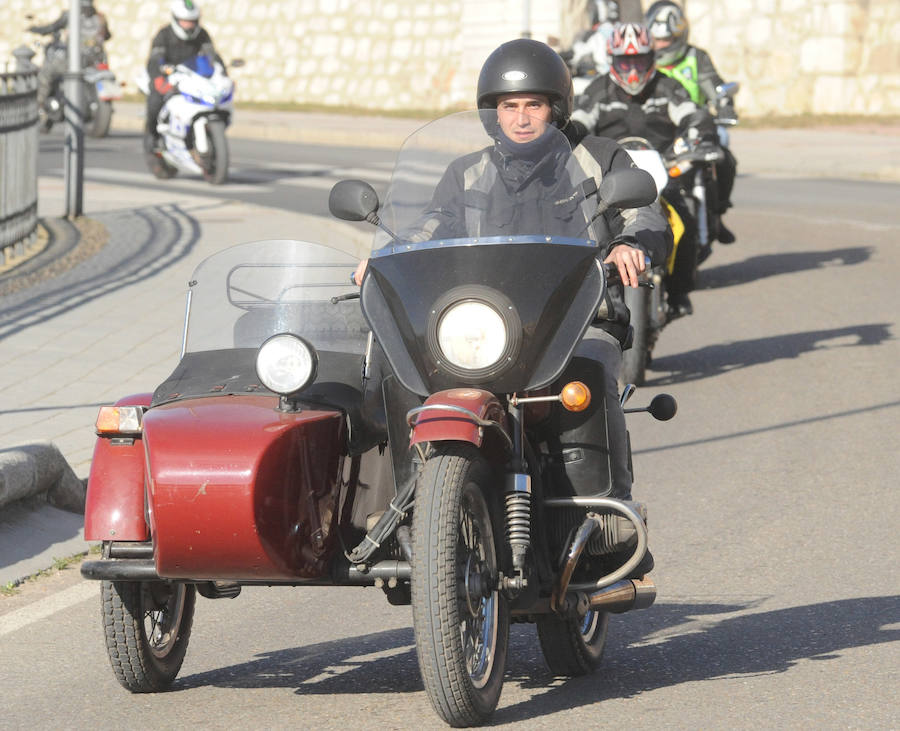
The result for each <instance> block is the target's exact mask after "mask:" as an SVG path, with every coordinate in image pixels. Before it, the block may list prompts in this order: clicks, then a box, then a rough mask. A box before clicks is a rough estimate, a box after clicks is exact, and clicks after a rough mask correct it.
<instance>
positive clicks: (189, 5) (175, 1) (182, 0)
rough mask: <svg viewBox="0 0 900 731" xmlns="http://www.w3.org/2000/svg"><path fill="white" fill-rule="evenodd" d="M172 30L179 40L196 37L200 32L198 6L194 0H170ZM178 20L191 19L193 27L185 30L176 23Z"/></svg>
mask: <svg viewBox="0 0 900 731" xmlns="http://www.w3.org/2000/svg"><path fill="white" fill-rule="evenodd" d="M171 8H172V23H171V25H172V30H173V31H175V35H176V36H178V37H179V38H180V39H181V40H183V41H187V40H190V39H191V38H196V37H197V35H198V34H199V33H200V7H199V6H198V5H197V3H195V2H194V0H172V5H171ZM179 20H193V21H194V27H193V28H191V29H190V30H185V29H184V28H182V27H181V25H180V24H179V23H178V21H179Z"/></svg>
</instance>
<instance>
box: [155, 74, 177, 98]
mask: <svg viewBox="0 0 900 731" xmlns="http://www.w3.org/2000/svg"><path fill="white" fill-rule="evenodd" d="M153 88H154V89H156V91H158V92H159V93H160V94H162V95H166V94H168V93H169V92H170V91H172V89H174V88H175V87H174V86H172V84H170V83H169V80H168V79H167V78H166V77H165V76H157V77H156V78H155V79H153Z"/></svg>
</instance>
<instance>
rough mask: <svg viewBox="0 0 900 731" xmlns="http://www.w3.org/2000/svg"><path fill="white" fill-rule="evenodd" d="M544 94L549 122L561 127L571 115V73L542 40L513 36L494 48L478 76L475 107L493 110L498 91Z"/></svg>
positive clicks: (498, 94)
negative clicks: (548, 110)
mask: <svg viewBox="0 0 900 731" xmlns="http://www.w3.org/2000/svg"><path fill="white" fill-rule="evenodd" d="M517 93H521V94H544V95H545V96H547V98H548V99H549V100H550V109H551V110H552V112H553V123H554V124H555V125H556V126H557V127H560V128H562V127H565V125H566V122H568V121H569V117H570V116H571V114H572V98H573V94H572V76H571V75H570V74H569V67H568V66H566V62H565V61H563V60H562V58H561V57H560V56H559V54H558V53H557V52H556V51H554V50H553V49H552V48H550V46H548V45H547V44H546V43H541V42H540V41H534V40H531V39H530V38H517V39H516V40H514V41H508V42H507V43H504V44H503V45H502V46H500V47H499V48H497V49H496V50H495V51H494V52H493V53H491V55H490V56H488V57H487V61H485V62H484V66H482V67H481V73H480V74H479V75H478V97H477V98H478V108H479V109H493V108H496V106H497V97H499V96H501V95H502V94H517Z"/></svg>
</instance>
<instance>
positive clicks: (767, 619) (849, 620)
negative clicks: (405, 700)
mask: <svg viewBox="0 0 900 731" xmlns="http://www.w3.org/2000/svg"><path fill="white" fill-rule="evenodd" d="M759 603H760V602H759V601H746V602H743V603H729V604H722V603H709V602H698V603H671V604H665V603H662V604H657V605H655V606H654V607H653V608H652V609H651V610H649V611H646V612H638V613H635V614H630V615H626V616H624V617H621V618H620V617H614V618H613V622H612V624H611V630H610V640H609V646H608V647H607V650H606V654H605V656H604V661H603V666H602V667H601V669H600V670H599V671H598V672H597V673H595V674H593V675H590V676H586V677H582V678H574V679H570V680H563V679H559V678H554V677H553V676H552V675H551V674H550V672H549V670H547V668H546V666H545V665H544V663H543V659H542V657H541V654H540V651H539V649H538V644H537V639H536V635H535V631H534V628H533V627H532V626H530V625H526V626H522V625H514V627H513V631H512V637H511V642H510V656H509V662H508V665H507V682H509V683H517V684H519V685H520V687H522V688H525V689H531V690H535V691H536V692H535V693H533V694H531V695H530V697H529V699H528V700H527V701H522V702H519V703H514V704H512V705H510V706H505V707H504V706H502V700H501V707H500V708H499V709H498V710H497V712H496V714H495V716H494V719H493V722H494V723H498V724H499V723H511V722H515V721H523V720H527V719H533V718H537V717H540V716H546V715H550V714H553V713H556V712H558V711H565V710H569V709H573V708H580V707H583V706H587V705H591V704H594V703H597V702H601V701H603V700H606V699H611V698H628V697H631V696H634V695H637V694H639V693H643V692H646V691H650V690H656V689H659V688H665V687H671V686H677V685H681V684H683V683H690V682H696V681H702V680H711V679H714V678H725V677H734V676H752V675H769V674H775V673H784V672H787V671H788V670H790V669H791V668H792V667H793V666H795V665H797V664H798V662H800V661H803V660H817V661H830V660H839V659H840V653H841V651H843V650H848V649H852V648H859V647H867V646H872V645H879V644H883V643H886V642H895V641H897V640H898V639H900V629H895V628H893V627H892V626H891V625H895V624H896V623H897V622H900V596H876V597H864V598H859V599H843V600H839V601H831V602H822V603H820V604H810V605H804V606H798V607H790V608H788V609H777V610H773V611H768V612H759V611H757V609H758V606H759ZM729 615H731V616H729ZM204 686H216V687H227V688H285V687H293V688H295V692H296V693H297V694H299V695H307V694H320V695H322V694H325V695H327V694H335V695H343V694H346V695H355V694H368V693H401V694H402V693H418V692H421V691H422V689H423V687H422V682H421V678H420V676H419V669H418V663H417V660H416V654H415V648H414V637H413V632H412V629H411V628H401V629H391V630H386V631H384V632H376V633H369V634H365V635H361V636H357V637H348V638H345V639H340V640H333V641H329V642H322V643H317V644H313V645H306V646H303V647H290V648H286V649H284V650H278V651H275V652H270V653H265V654H262V655H259V656H258V657H257V659H255V660H253V661H251V662H245V663H240V664H237V665H232V666H229V667H224V668H220V669H218V670H213V671H209V672H205V673H198V674H195V675H189V676H186V677H184V678H182V679H180V680H178V681H176V683H175V686H174V688H173V690H175V691H178V690H187V689H190V688H197V687H204Z"/></svg>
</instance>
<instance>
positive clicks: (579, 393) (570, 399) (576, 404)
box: [559, 381, 591, 411]
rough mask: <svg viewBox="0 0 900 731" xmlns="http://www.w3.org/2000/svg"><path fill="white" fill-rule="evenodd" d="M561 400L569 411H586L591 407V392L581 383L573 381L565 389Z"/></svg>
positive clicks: (560, 397)
mask: <svg viewBox="0 0 900 731" xmlns="http://www.w3.org/2000/svg"><path fill="white" fill-rule="evenodd" d="M559 400H560V401H561V402H562V405H563V406H565V407H566V409H568V410H569V411H584V410H585V409H586V408H587V407H588V406H590V405H591V390H590V389H589V388H588V387H587V386H585V385H584V384H583V383H582V382H581V381H572V382H571V383H567V384H566V385H565V386H564V387H563V390H562V393H561V394H559Z"/></svg>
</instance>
